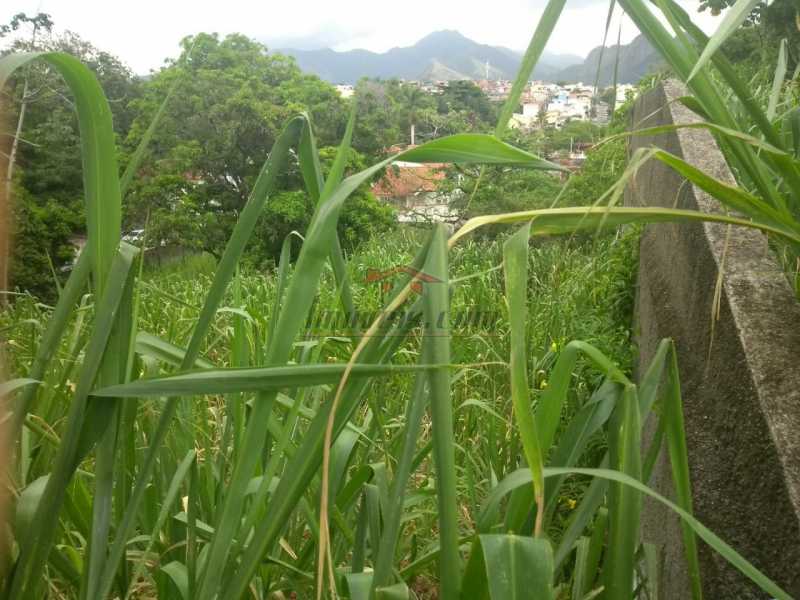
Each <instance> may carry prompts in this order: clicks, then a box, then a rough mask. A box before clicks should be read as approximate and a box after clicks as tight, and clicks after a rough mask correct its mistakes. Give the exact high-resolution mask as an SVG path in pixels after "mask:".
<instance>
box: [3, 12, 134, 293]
mask: <svg viewBox="0 0 800 600" xmlns="http://www.w3.org/2000/svg"><path fill="white" fill-rule="evenodd" d="M52 27H53V22H52V20H51V19H50V17H49V16H48V15H46V14H43V13H40V14H38V15H36V16H33V17H29V16H27V15H25V14H23V13H21V14H19V15H16V16H15V17H14V18H13V19H12V20H11V22H10V23H9V24H8V25H6V26H5V27H4V28H3V29H2V31H3V32H5V33H8V32H10V31H15V30H16V31H18V32H19V31H21V30H22V29H23V28H28V29H29V32H30V35H28V36H22V37H18V38H17V39H16V40H15V41H14V42H13V43H11V44H10V45H9V47H8V49H7V50H6V51H7V52H26V51H36V50H44V51H52V52H66V53H69V54H72V55H73V56H75V57H77V58H78V59H79V60H81V62H83V63H84V64H85V65H87V66H88V67H89V68H90V69H91V70H92V71H93V72H94V74H95V76H96V77H97V79H98V81H99V83H100V85H101V86H102V87H103V90H104V91H105V93H106V96H107V97H108V98H109V100H110V105H111V110H112V113H113V117H114V125H115V130H116V132H117V134H118V135H119V136H120V137H124V136H125V135H127V131H128V128H129V127H130V123H131V121H132V119H133V112H132V110H131V108H130V106H129V104H130V101H131V100H132V99H134V98H136V97H137V95H138V93H139V82H138V80H137V79H136V78H135V77H134V76H133V74H132V73H131V72H130V70H129V69H128V68H127V67H126V66H125V65H124V64H123V63H122V62H121V61H120V60H119V59H117V58H116V57H114V56H112V55H111V54H109V53H107V52H104V51H102V50H100V49H98V48H96V47H95V46H93V45H92V44H91V43H89V42H87V41H86V40H84V39H82V38H81V37H80V36H78V35H77V34H75V33H71V32H67V33H64V34H62V35H54V34H53V33H52ZM9 97H10V104H11V109H12V112H13V113H14V114H15V115H16V118H17V121H16V125H17V127H16V131H15V136H14V143H13V145H12V148H11V152H10V159H9V169H8V175H9V177H8V180H7V181H6V182H5V185H6V186H7V191H13V194H7V197H11V198H12V200H13V202H16V204H17V205H18V206H16V207H15V209H14V211H13V213H14V216H15V218H16V220H17V222H16V225H15V227H14V228H13V229H14V230H15V237H14V239H13V243H12V245H11V253H10V254H11V261H10V263H11V275H12V277H10V285H11V286H14V287H18V288H20V289H28V290H31V291H33V290H37V293H39V294H45V295H48V294H49V295H52V292H53V290H54V282H53V279H52V276H51V274H50V269H49V268H47V269H45V270H44V271H40V270H38V268H33V267H32V265H34V264H36V265H47V261H48V257H47V253H48V252H49V254H50V259H51V260H52V262H53V265H54V267H55V270H56V271H57V272H58V273H61V272H62V271H63V269H64V267H66V266H68V265H69V263H70V262H71V261H72V258H73V256H72V255H73V252H72V251H71V250H70V249H71V246H70V245H69V244H61V243H60V242H59V243H57V244H56V246H57V247H58V248H57V250H56V249H54V247H53V245H52V244H39V243H38V240H39V239H40V238H41V237H42V236H45V237H47V236H48V235H49V234H48V233H47V232H42V231H39V230H38V229H37V227H34V224H36V223H38V224H41V223H42V222H44V223H46V224H47V226H48V227H50V228H53V229H54V230H55V231H57V232H58V236H61V235H62V234H64V232H68V234H67V239H69V237H71V236H77V235H80V234H81V233H82V232H83V230H84V226H85V225H84V214H83V179H82V164H81V158H80V153H79V151H78V148H79V137H78V124H77V118H76V115H75V108H74V106H73V104H72V99H71V97H70V94H69V92H68V91H67V87H66V85H65V84H64V82H63V81H62V80H61V78H60V77H59V76H58V75H57V74H56V73H55V72H54V71H53V70H52V69H48V68H46V67H44V66H42V65H34V66H31V67H29V68H27V69H24V70H23V71H22V74H21V75H20V76H18V77H17V78H16V79H15V80H14V81H13V82H12V87H11V88H10V93H9ZM12 182H13V188H12V187H11V186H12ZM23 205H24V206H23ZM26 219H33V220H34V221H35V222H30V223H29V222H25V220H26ZM37 219H38V220H37ZM59 219H61V221H59ZM54 235H55V234H54ZM28 236H30V238H29V237H28ZM59 239H60V238H59ZM37 248H38V249H39V250H38V251H39V255H38V256H36V252H37ZM22 263H25V265H22ZM0 275H1V274H0ZM40 275H41V276H43V277H44V278H42V277H40ZM46 282H49V283H46ZM47 285H49V286H51V287H50V290H49V291H47V292H45V291H44V290H45V287H46V286H47Z"/></svg>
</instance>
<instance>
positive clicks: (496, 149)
mask: <svg viewBox="0 0 800 600" xmlns="http://www.w3.org/2000/svg"><path fill="white" fill-rule="evenodd" d="M558 1H562V0H558ZM392 160H406V161H411V162H421V163H429V162H452V163H458V164H484V165H505V166H509V167H524V168H528V169H543V170H549V171H563V170H564V167H562V166H561V165H558V164H556V163H552V162H550V161H548V160H545V159H543V158H539V157H538V156H536V155H535V154H531V153H530V152H526V151H525V150H521V149H519V148H516V147H514V146H512V145H511V144H506V143H505V142H502V141H500V140H498V139H497V138H496V137H493V136H491V135H482V134H479V133H460V134H457V135H450V136H447V137H442V138H438V139H435V140H433V141H431V142H427V143H425V144H423V145H422V146H417V147H416V148H413V149H412V150H407V151H405V152H401V153H400V154H398V155H396V156H394V157H393V158H392V159H389V161H386V164H388V162H390V161H392ZM379 164H380V165H381V166H384V164H383V163H379Z"/></svg>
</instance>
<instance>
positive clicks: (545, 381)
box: [539, 379, 547, 390]
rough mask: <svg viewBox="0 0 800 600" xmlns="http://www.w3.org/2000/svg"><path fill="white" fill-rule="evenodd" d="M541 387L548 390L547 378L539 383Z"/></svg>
mask: <svg viewBox="0 0 800 600" xmlns="http://www.w3.org/2000/svg"><path fill="white" fill-rule="evenodd" d="M539 389H540V390H546V389H547V379H542V381H541V383H540V384H539Z"/></svg>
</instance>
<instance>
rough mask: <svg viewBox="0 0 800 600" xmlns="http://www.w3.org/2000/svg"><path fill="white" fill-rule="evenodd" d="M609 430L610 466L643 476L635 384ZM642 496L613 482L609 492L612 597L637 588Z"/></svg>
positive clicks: (606, 570)
mask: <svg viewBox="0 0 800 600" xmlns="http://www.w3.org/2000/svg"><path fill="white" fill-rule="evenodd" d="M612 421H613V422H612V424H611V431H610V432H609V455H610V462H611V466H612V467H613V468H615V469H617V470H618V471H619V472H621V473H625V474H627V475H628V476H630V477H632V478H635V479H640V478H641V470H642V465H641V462H642V458H641V438H640V433H641V427H642V426H641V419H640V416H639V400H638V398H637V395H636V388H635V387H634V386H633V385H629V386H626V387H625V390H624V392H623V395H622V404H621V405H619V406H618V407H617V410H616V411H615V415H614V417H613V418H612ZM641 511H642V497H641V494H639V492H638V490H636V489H632V488H630V487H627V486H623V485H620V484H617V483H612V484H611V486H610V487H609V493H608V520H609V528H608V530H609V533H608V553H607V557H606V561H605V562H604V564H603V583H604V586H605V590H606V593H607V594H608V595H609V597H610V598H628V597H630V596H631V594H632V591H633V589H634V580H633V577H634V570H635V568H636V562H635V555H636V549H637V547H638V545H639V517H640V515H641Z"/></svg>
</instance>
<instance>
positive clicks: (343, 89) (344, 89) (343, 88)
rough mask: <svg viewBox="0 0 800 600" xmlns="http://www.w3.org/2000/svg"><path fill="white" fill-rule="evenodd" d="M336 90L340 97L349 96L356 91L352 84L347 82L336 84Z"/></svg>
mask: <svg viewBox="0 0 800 600" xmlns="http://www.w3.org/2000/svg"><path fill="white" fill-rule="evenodd" d="M336 91H337V92H339V95H340V96H341V97H342V98H350V97H351V96H352V95H353V94H355V93H356V89H355V88H354V87H353V86H352V85H348V84H339V85H337V86H336Z"/></svg>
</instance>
